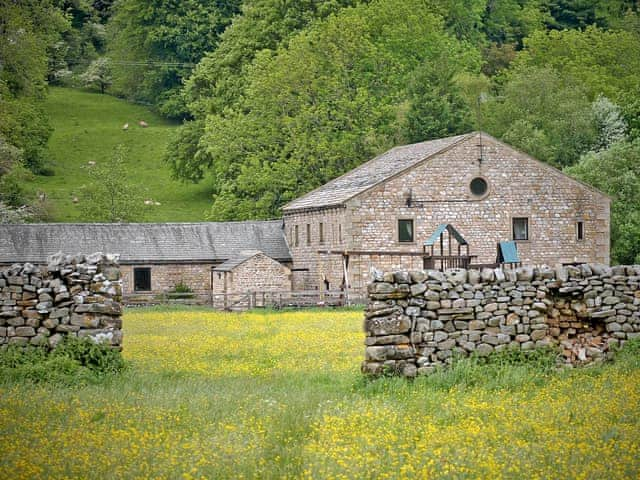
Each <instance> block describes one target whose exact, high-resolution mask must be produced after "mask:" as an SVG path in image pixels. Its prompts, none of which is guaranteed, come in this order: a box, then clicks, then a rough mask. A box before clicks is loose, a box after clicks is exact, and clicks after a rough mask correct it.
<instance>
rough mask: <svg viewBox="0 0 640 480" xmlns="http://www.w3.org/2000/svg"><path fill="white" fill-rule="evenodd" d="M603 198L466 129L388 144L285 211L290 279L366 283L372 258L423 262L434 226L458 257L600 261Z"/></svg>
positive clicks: (355, 286) (603, 258)
mask: <svg viewBox="0 0 640 480" xmlns="http://www.w3.org/2000/svg"><path fill="white" fill-rule="evenodd" d="M609 208H610V198H609V197H607V196H606V195H605V194H603V193H602V192H600V191H598V190H596V189H594V188H592V187H590V186H588V185H586V184H583V183H581V182H579V181H576V180H574V179H573V178H570V177H568V176H567V175H565V174H563V173H562V172H561V171H559V170H557V169H555V168H553V167H551V166H549V165H547V164H545V163H542V162H540V161H537V160H535V159H534V158H532V157H530V156H528V155H526V154H524V153H522V152H520V151H518V150H515V149H514V148H512V147H510V146H509V145H506V144H504V143H502V142H500V141H498V140H496V139H495V138H493V137H491V136H489V135H487V134H486V133H482V132H473V133H470V134H466V135H459V136H454V137H449V138H443V139H438V140H432V141H428V142H422V143H417V144H413V145H406V146H400V147H396V148H393V149H391V150H389V151H388V152H385V153H383V154H382V155H379V156H378V157H376V158H374V159H372V160H370V161H368V162H366V163H364V164H363V165H361V166H359V167H357V168H355V169H354V170H352V171H350V172H348V173H346V174H344V175H342V176H341V177H338V178H336V179H334V180H332V181H330V182H329V183H327V184H326V185H323V186H321V187H320V188H318V189H316V190H313V191H311V192H309V193H308V194H306V195H304V196H302V197H300V198H298V199H297V200H294V201H292V202H290V203H289V204H287V205H286V206H285V207H284V208H283V213H284V223H285V235H286V237H287V241H288V244H289V247H290V250H291V256H292V258H293V267H292V274H293V287H294V289H313V288H318V289H323V288H329V289H334V288H340V287H343V286H346V287H348V288H351V289H352V290H356V291H362V290H363V289H364V287H365V285H366V283H367V280H368V278H369V274H370V271H371V268H372V267H375V268H378V269H384V270H396V269H410V268H414V269H418V268H423V266H424V261H425V260H424V254H425V253H430V248H431V247H427V246H425V243H426V242H427V241H428V240H429V239H430V238H431V237H432V235H433V234H434V232H436V233H439V230H438V229H439V228H440V229H441V230H442V232H443V234H444V237H443V238H441V239H440V240H439V241H436V242H435V244H436V245H437V246H438V247H440V249H441V251H440V252H439V253H440V255H441V256H445V257H446V256H451V255H453V256H456V255H458V254H459V252H458V250H457V246H456V241H459V240H461V241H463V242H464V244H466V245H465V247H464V248H465V250H463V253H465V254H466V257H465V258H466V259H467V260H468V262H467V264H466V265H465V266H473V265H478V266H479V265H483V264H495V263H496V261H497V256H498V252H497V248H498V243H499V242H509V243H510V244H512V245H513V246H514V250H515V249H516V248H517V254H518V256H519V259H518V260H519V261H520V262H522V263H524V264H530V265H539V264H548V265H555V264H572V263H603V264H608V263H609ZM443 227H447V228H444V229H443ZM452 227H454V228H452ZM447 232H456V238H452V236H453V235H450V234H449V233H447ZM451 241H453V243H454V247H453V252H450V251H449V249H448V246H449V242H451ZM431 245H433V243H432V244H431ZM466 249H468V253H467V250H466Z"/></svg>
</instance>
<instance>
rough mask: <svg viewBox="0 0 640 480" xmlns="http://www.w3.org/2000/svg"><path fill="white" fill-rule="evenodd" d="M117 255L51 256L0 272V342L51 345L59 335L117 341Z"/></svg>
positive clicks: (119, 327)
mask: <svg viewBox="0 0 640 480" xmlns="http://www.w3.org/2000/svg"><path fill="white" fill-rule="evenodd" d="M121 296H122V284H121V280H120V269H119V265H118V256H117V255H104V254H102V253H94V254H91V255H86V256H85V255H80V254H79V255H74V256H70V255H63V254H61V253H58V254H55V255H52V256H51V257H49V258H48V259H47V266H46V267H38V266H35V265H33V264H31V263H25V264H14V265H12V266H11V267H9V268H7V269H5V270H2V271H0V346H5V345H42V346H47V347H49V348H55V346H56V345H57V344H58V343H60V341H61V340H62V339H63V338H64V337H65V336H73V337H79V338H85V337H88V338H91V339H93V340H94V341H96V342H104V343H108V344H109V345H111V346H112V347H114V348H121V345H122V318H121V316H122V306H121V303H120V300H121Z"/></svg>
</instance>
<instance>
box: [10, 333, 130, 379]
mask: <svg viewBox="0 0 640 480" xmlns="http://www.w3.org/2000/svg"><path fill="white" fill-rule="evenodd" d="M125 367H126V363H125V361H124V359H123V358H122V354H121V353H120V352H119V351H117V350H114V349H112V348H110V347H109V346H108V345H104V344H97V343H94V342H93V341H91V340H90V339H78V338H73V337H67V338H66V339H65V340H64V341H62V342H61V343H60V344H59V345H58V346H57V347H56V348H55V349H54V350H51V351H48V350H47V348H46V347H32V346H28V347H20V346H14V345H9V346H7V347H5V348H3V349H1V350H0V382H6V381H9V382H11V381H13V382H20V381H25V380H26V381H31V382H34V383H44V382H46V383H54V384H60V385H66V386H72V385H82V384H86V383H98V382H100V381H101V380H103V379H105V378H107V377H109V376H111V375H114V374H117V373H119V372H121V371H123V370H124V369H125Z"/></svg>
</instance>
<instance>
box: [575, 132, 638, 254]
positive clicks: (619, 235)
mask: <svg viewBox="0 0 640 480" xmlns="http://www.w3.org/2000/svg"><path fill="white" fill-rule="evenodd" d="M567 173H569V174H571V175H573V176H575V177H577V178H579V179H581V180H583V181H585V182H587V183H589V184H590V185H593V186H595V187H597V188H599V189H600V190H602V191H603V192H606V193H608V194H609V195H610V196H611V197H612V198H613V202H612V204H611V243H612V245H611V258H612V261H614V262H616V263H622V264H637V263H640V243H639V242H638V238H640V139H636V140H635V141H633V142H618V143H615V144H614V145H612V146H611V147H610V148H609V149H606V150H602V151H600V152H597V153H594V152H591V153H588V154H586V155H585V156H584V157H583V158H582V159H581V160H580V162H579V163H578V164H577V165H575V166H573V167H571V168H569V169H567Z"/></svg>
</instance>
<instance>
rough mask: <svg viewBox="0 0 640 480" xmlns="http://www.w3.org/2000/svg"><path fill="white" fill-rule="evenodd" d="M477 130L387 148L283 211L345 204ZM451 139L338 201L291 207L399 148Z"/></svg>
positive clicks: (299, 198) (296, 200) (288, 205)
mask: <svg viewBox="0 0 640 480" xmlns="http://www.w3.org/2000/svg"><path fill="white" fill-rule="evenodd" d="M476 133H477V132H475V131H473V132H469V133H463V134H459V135H451V136H449V137H443V138H434V139H432V140H425V141H423V142H415V143H409V144H406V145H397V146H395V147H393V148H391V149H389V150H386V151H384V152H382V153H380V154H378V155H376V156H375V157H373V158H372V159H370V160H367V161H366V162H364V163H362V164H360V165H358V166H357V167H355V168H353V169H352V170H349V171H347V172H345V173H343V174H342V175H340V176H338V177H336V178H334V179H332V180H330V181H329V182H327V183H325V184H324V185H321V186H319V187H317V188H315V189H313V190H311V191H310V192H307V193H305V194H304V195H302V196H301V197H298V198H297V199H295V200H292V201H291V202H288V203H287V204H286V205H284V206H283V207H282V210H283V211H286V210H303V209H307V208H310V209H312V208H328V207H332V206H338V205H341V204H343V203H344V202H346V201H347V200H349V199H351V198H353V197H355V196H357V195H359V194H360V193H362V192H364V191H366V190H369V189H370V188H372V187H374V186H375V185H378V184H380V183H382V182H384V181H386V180H388V179H389V178H391V177H393V176H395V175H396V174H398V173H400V172H403V171H405V170H407V169H409V168H412V167H413V166H415V165H416V164H418V163H420V162H422V161H424V160H426V159H428V158H431V157H433V156H434V155H438V154H439V153H441V152H442V151H444V150H446V149H447V148H450V147H452V146H453V145H456V144H458V143H459V142H461V141H463V140H465V139H468V138H471V137H472V136H473V135H475V134H476ZM447 140H448V141H449V143H448V144H447V145H445V146H443V147H442V148H438V149H437V150H436V151H434V152H429V153H426V154H425V155H424V156H420V158H417V159H416V160H415V161H413V162H411V163H410V164H408V165H405V166H399V167H398V169H397V170H396V171H393V172H390V173H389V174H387V175H386V176H384V177H383V178H380V179H378V180H376V181H374V182H373V183H371V184H369V185H366V186H365V187H363V188H360V189H359V190H358V191H356V192H355V193H353V194H351V195H349V196H348V197H346V198H343V199H342V200H340V201H336V202H335V203H327V204H323V205H319V206H317V207H305V206H300V207H290V205H292V204H294V203H296V202H300V201H303V200H305V199H306V198H308V197H309V196H311V195H313V194H314V193H317V192H318V191H320V190H322V189H326V188H327V187H331V186H333V185H335V184H336V183H337V182H339V181H340V180H341V179H343V178H345V177H347V176H353V175H355V174H357V173H358V172H360V171H361V170H365V169H366V168H367V167H368V166H370V164H372V163H373V162H375V161H377V160H379V159H381V158H382V157H384V156H387V155H389V154H390V153H392V152H394V151H397V150H401V149H406V148H409V147H415V146H416V145H428V144H436V143H437V142H443V143H445V142H446V141H447Z"/></svg>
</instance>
